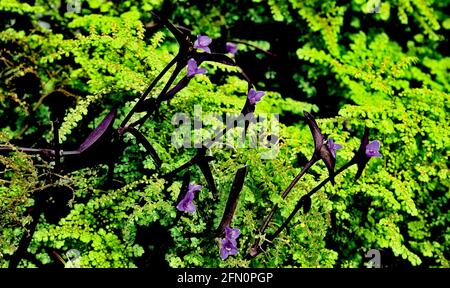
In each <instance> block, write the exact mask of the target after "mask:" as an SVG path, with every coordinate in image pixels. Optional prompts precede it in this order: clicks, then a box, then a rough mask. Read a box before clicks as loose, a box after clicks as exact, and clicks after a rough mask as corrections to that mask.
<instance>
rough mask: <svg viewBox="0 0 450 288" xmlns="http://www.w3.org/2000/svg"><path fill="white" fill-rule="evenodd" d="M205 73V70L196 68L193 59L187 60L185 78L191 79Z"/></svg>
mask: <svg viewBox="0 0 450 288" xmlns="http://www.w3.org/2000/svg"><path fill="white" fill-rule="evenodd" d="M205 73H206V69H205V68H198V66H197V62H196V61H195V60H194V59H193V58H191V59H189V60H188V64H187V76H188V77H193V76H195V75H197V74H205Z"/></svg>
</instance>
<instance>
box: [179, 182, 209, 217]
mask: <svg viewBox="0 0 450 288" xmlns="http://www.w3.org/2000/svg"><path fill="white" fill-rule="evenodd" d="M202 188H203V187H202V186H200V185H193V184H189V186H188V191H187V192H186V195H184V197H183V199H181V201H180V202H179V203H178V205H177V209H178V210H179V211H184V212H188V213H194V212H195V210H196V207H195V204H194V196H195V194H194V192H196V191H200V190H201V189H202Z"/></svg>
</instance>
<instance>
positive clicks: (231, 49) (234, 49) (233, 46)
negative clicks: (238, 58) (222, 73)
mask: <svg viewBox="0 0 450 288" xmlns="http://www.w3.org/2000/svg"><path fill="white" fill-rule="evenodd" d="M226 47H227V52H228V53H230V54H233V55H234V54H236V52H237V50H238V49H237V45H236V44H234V43H231V42H227V43H226Z"/></svg>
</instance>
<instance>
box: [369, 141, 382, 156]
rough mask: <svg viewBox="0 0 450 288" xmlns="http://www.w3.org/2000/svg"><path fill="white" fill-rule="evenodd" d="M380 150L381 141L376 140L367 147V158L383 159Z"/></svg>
mask: <svg viewBox="0 0 450 288" xmlns="http://www.w3.org/2000/svg"><path fill="white" fill-rule="evenodd" d="M378 150H380V141H378V140H374V141H372V142H370V143H369V144H367V146H366V156H367V157H381V153H380V152H379V151H378Z"/></svg>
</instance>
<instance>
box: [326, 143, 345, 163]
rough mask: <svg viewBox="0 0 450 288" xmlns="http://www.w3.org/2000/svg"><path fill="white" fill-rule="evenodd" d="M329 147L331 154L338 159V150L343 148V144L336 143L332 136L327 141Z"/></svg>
mask: <svg viewBox="0 0 450 288" xmlns="http://www.w3.org/2000/svg"><path fill="white" fill-rule="evenodd" d="M327 145H328V149H330V152H331V155H333V157H334V159H336V150H339V149H341V148H342V145H339V144H336V143H334V141H333V139H332V138H329V139H328V141H327Z"/></svg>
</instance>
